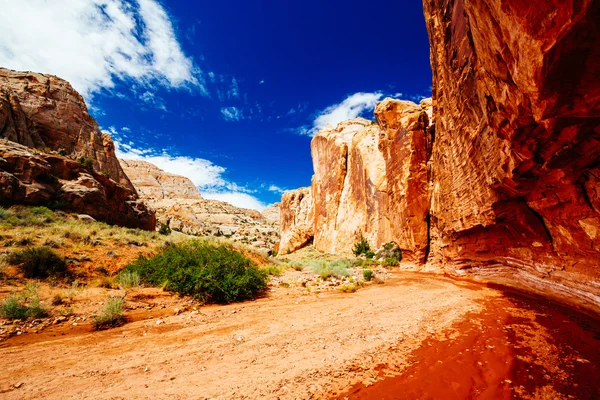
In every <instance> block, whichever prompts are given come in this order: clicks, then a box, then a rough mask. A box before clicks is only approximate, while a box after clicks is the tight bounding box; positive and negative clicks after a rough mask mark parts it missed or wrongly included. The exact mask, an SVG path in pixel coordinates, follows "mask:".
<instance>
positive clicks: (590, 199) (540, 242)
mask: <svg viewBox="0 0 600 400" xmlns="http://www.w3.org/2000/svg"><path fill="white" fill-rule="evenodd" d="M424 9H425V17H426V22H427V28H428V31H429V36H430V41H431V65H432V69H433V103H434V115H435V120H436V132H435V136H436V138H435V145H434V149H433V156H432V160H433V177H432V182H433V185H434V189H433V199H432V207H431V254H430V257H429V260H428V263H429V264H430V265H434V266H437V267H439V268H440V269H443V270H444V271H446V272H448V273H451V274H461V275H471V276H474V277H478V278H482V279H485V280H488V281H494V282H498V283H501V284H505V285H510V286H514V287H518V288H522V289H525V290H527V291H532V292H537V293H540V294H542V295H545V296H549V297H553V298H556V299H559V300H562V301H565V302H568V303H571V304H574V305H577V306H581V307H585V308H588V309H593V310H596V311H597V312H600V265H599V263H600V213H599V211H600V207H599V206H600V204H599V202H598V199H599V197H598V194H599V193H600V189H599V185H598V183H599V178H600V174H599V172H600V171H599V169H598V165H599V161H600V157H599V155H600V78H599V75H598V71H600V46H598V40H599V39H600V32H599V30H600V25H599V24H598V21H599V19H600V2H598V1H590V0H587V1H579V2H573V1H557V0H555V1H542V2H539V1H538V2H523V1H517V0H514V1H512V0H508V1H506V0H504V1H500V0H482V1H464V0H450V1H448V0H425V1H424Z"/></svg>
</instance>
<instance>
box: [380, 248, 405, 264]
mask: <svg viewBox="0 0 600 400" xmlns="http://www.w3.org/2000/svg"><path fill="white" fill-rule="evenodd" d="M376 256H377V259H379V260H386V259H388V258H395V259H396V263H395V264H393V265H398V263H399V262H400V261H402V250H401V249H400V248H399V247H398V246H397V245H396V243H394V242H389V243H386V244H384V245H383V248H382V249H381V250H379V251H378V252H377V254H376ZM390 261H392V260H390Z"/></svg>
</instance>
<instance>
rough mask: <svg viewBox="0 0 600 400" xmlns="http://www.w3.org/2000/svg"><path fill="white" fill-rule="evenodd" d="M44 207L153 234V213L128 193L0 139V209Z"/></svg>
mask: <svg viewBox="0 0 600 400" xmlns="http://www.w3.org/2000/svg"><path fill="white" fill-rule="evenodd" d="M15 203H16V204H27V205H46V204H55V205H57V206H60V207H61V208H63V209H65V210H68V211H72V212H77V213H82V214H88V215H90V216H92V217H93V218H95V219H98V220H101V221H105V222H107V223H110V224H116V225H121V226H127V227H130V228H142V229H146V230H153V229H154V227H155V216H154V213H153V212H151V211H150V210H148V209H147V208H146V206H145V205H144V204H143V203H142V202H140V201H139V200H138V199H137V195H136V194H135V193H134V192H133V191H131V190H130V189H128V188H126V187H123V186H121V185H120V184H118V183H116V182H115V181H113V180H112V179H110V178H108V177H106V176H104V175H103V174H99V173H97V172H96V171H94V170H92V169H91V168H87V167H85V166H83V165H81V164H80V163H78V162H76V161H73V160H71V159H70V158H67V157H63V156H60V155H57V154H47V153H43V152H38V151H36V150H34V149H31V148H29V147H26V146H23V145H20V144H18V143H15V142H13V141H10V140H6V139H0V204H1V205H4V206H6V205H12V204H15Z"/></svg>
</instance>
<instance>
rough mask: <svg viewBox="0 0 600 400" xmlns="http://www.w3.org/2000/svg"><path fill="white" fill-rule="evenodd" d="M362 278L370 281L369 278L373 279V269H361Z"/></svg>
mask: <svg viewBox="0 0 600 400" xmlns="http://www.w3.org/2000/svg"><path fill="white" fill-rule="evenodd" d="M363 278H365V281H370V280H371V279H373V270H371V269H365V270H364V271H363Z"/></svg>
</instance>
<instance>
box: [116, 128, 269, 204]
mask: <svg viewBox="0 0 600 400" xmlns="http://www.w3.org/2000/svg"><path fill="white" fill-rule="evenodd" d="M108 133H110V134H111V135H112V137H113V140H114V143H115V152H116V154H117V157H118V158H121V159H124V160H142V161H147V162H149V163H151V164H154V165H156V166H157V167H158V168H160V169H162V170H163V171H166V172H169V173H171V174H175V175H181V176H185V177H187V178H189V179H190V180H191V181H192V182H193V183H194V185H196V186H197V187H198V190H199V191H200V193H201V194H202V196H204V197H205V198H207V199H213V200H220V201H224V202H227V203H229V204H233V205H234V206H236V207H243V208H250V209H254V210H259V211H261V210H263V209H265V208H266V207H267V204H265V203H263V202H262V201H260V200H259V199H257V198H256V197H254V196H252V195H251V194H249V193H254V192H256V191H255V190H251V189H248V188H246V187H244V186H240V185H238V184H236V183H235V182H230V181H228V180H227V179H225V178H224V177H223V175H224V174H225V172H226V169H225V168H224V167H221V166H219V165H215V164H213V163H212V162H211V161H209V160H205V159H203V158H194V157H186V156H173V155H170V154H168V153H167V152H166V151H164V150H163V151H160V152H157V151H156V150H154V149H143V148H136V147H134V144H133V142H131V141H129V142H127V143H125V140H121V134H120V133H119V132H117V130H116V129H115V128H114V127H110V128H109V129H108Z"/></svg>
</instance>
